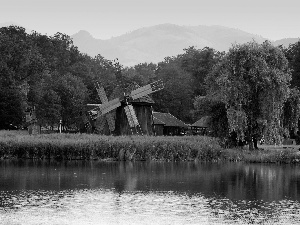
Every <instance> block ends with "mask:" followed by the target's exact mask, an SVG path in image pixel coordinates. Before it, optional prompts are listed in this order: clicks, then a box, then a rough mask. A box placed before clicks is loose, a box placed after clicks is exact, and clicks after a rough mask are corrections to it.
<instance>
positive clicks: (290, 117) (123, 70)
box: [0, 26, 300, 142]
mask: <svg viewBox="0 0 300 225" xmlns="http://www.w3.org/2000/svg"><path fill="white" fill-rule="evenodd" d="M299 73H300V42H297V43H295V44H293V45H290V46H289V47H288V48H284V47H282V46H279V47H274V46H272V45H271V44H270V43H269V42H267V41H266V42H264V43H263V44H258V43H256V42H254V41H253V42H250V43H246V44H241V45H239V44H234V45H232V47H231V48H230V50H229V51H228V52H219V51H216V50H215V49H213V48H209V47H205V48H203V49H197V48H195V47H193V46H189V47H187V48H186V49H184V52H183V53H182V54H179V55H177V56H172V57H166V58H165V59H164V60H163V61H161V62H159V63H157V64H156V63H141V64H138V65H135V66H132V67H124V66H122V65H121V64H120V63H119V62H118V60H117V59H116V60H108V59H105V58H104V57H103V56H101V55H100V54H99V55H97V56H96V57H91V56H88V55H86V54H84V53H81V52H80V51H79V50H78V49H77V47H76V46H74V44H73V42H72V39H71V38H70V37H69V36H68V35H66V34H62V33H56V34H55V35H54V36H47V35H42V34H39V33H37V32H35V31H33V32H31V33H30V34H28V33H26V31H25V29H24V28H22V27H18V26H10V27H2V28H0V129H5V128H7V127H9V125H10V124H13V125H15V126H22V125H23V124H24V115H25V111H26V110H27V109H28V108H32V107H33V106H34V107H35V109H36V115H37V118H38V121H39V123H40V124H41V125H43V126H50V127H51V126H52V127H53V126H55V125H57V123H58V121H59V120H62V122H63V125H64V127H66V128H67V129H77V130H78V129H80V128H81V127H82V126H83V123H84V122H83V120H82V116H83V114H84V113H85V112H86V111H87V108H86V104H87V103H99V102H100V99H99V98H98V95H97V92H96V89H95V84H96V82H99V83H101V85H103V86H104V88H105V90H106V92H107V94H108V96H109V95H110V94H111V93H112V92H113V90H114V88H115V87H116V86H117V85H120V84H122V85H127V84H130V83H132V82H135V83H137V84H138V85H140V86H142V85H145V84H148V83H149V82H152V81H154V80H157V79H162V80H163V81H164V83H165V88H164V90H162V91H160V92H157V93H154V94H153V95H152V97H153V99H154V101H155V105H154V106H153V107H154V110H156V111H160V112H170V113H171V114H173V115H174V116H176V117H177V118H179V119H181V120H183V121H184V122H186V123H193V122H195V121H196V120H197V119H199V118H201V117H202V116H204V115H209V116H210V117H211V120H210V124H211V129H212V135H214V136H218V137H226V136H228V133H229V132H230V131H232V130H234V131H235V132H237V134H238V136H239V137H243V138H246V139H247V138H248V139H251V138H252V137H253V136H255V134H256V133H257V130H259V129H263V130H264V131H263V133H264V134H266V136H267V137H268V140H269V141H270V142H271V141H273V142H278V141H279V140H280V138H281V137H283V136H284V135H285V136H288V135H293V134H295V132H296V131H297V129H298V120H299V105H300V104H299V87H300V78H299V77H300V76H299ZM260 133H262V132H260Z"/></svg>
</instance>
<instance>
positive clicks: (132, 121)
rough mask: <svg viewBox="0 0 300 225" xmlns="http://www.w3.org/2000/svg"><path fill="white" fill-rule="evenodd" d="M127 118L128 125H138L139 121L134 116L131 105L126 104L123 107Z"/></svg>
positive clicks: (131, 126)
mask: <svg viewBox="0 0 300 225" xmlns="http://www.w3.org/2000/svg"><path fill="white" fill-rule="evenodd" d="M124 110H125V113H126V116H127V119H128V123H129V127H130V128H133V127H136V126H138V125H139V121H138V119H137V117H136V114H135V111H134V109H133V106H132V105H127V106H125V107H124Z"/></svg>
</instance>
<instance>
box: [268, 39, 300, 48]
mask: <svg viewBox="0 0 300 225" xmlns="http://www.w3.org/2000/svg"><path fill="white" fill-rule="evenodd" d="M299 40H300V38H284V39H280V40H277V41H274V42H272V43H273V45H274V46H279V45H282V46H283V47H286V48H287V47H289V45H290V44H294V43H296V42H297V41H299Z"/></svg>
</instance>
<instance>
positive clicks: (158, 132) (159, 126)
mask: <svg viewBox="0 0 300 225" xmlns="http://www.w3.org/2000/svg"><path fill="white" fill-rule="evenodd" d="M154 131H155V135H156V136H163V135H164V125H163V124H155V125H154Z"/></svg>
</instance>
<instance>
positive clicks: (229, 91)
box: [206, 42, 291, 149]
mask: <svg viewBox="0 0 300 225" xmlns="http://www.w3.org/2000/svg"><path fill="white" fill-rule="evenodd" d="M290 81H291V74H290V72H289V69H288V61H287V60H286V58H285V56H284V54H283V52H282V51H281V50H280V49H279V48H277V47H274V46H272V45H271V44H270V43H269V42H264V43H263V44H258V43H256V42H250V43H246V44H242V45H238V44H236V45H233V46H232V48H231V49H230V50H229V52H228V53H227V54H226V56H225V57H224V59H223V60H222V61H221V62H220V63H219V64H218V65H217V66H216V67H215V68H214V69H213V71H212V72H211V73H210V74H209V76H208V77H207V79H206V84H207V86H208V89H209V90H208V96H209V97H210V98H212V99H217V100H219V101H222V102H224V104H225V106H226V110H227V118H228V123H229V129H230V130H233V129H234V130H235V131H237V133H238V135H244V136H245V137H246V138H247V140H248V142H249V148H250V149H251V148H253V142H252V138H253V137H254V136H255V135H257V133H262V132H263V134H264V135H265V139H266V141H267V142H268V143H280V142H281V137H282V135H283V132H284V129H283V122H282V114H283V105H284V102H285V101H286V99H287V98H288V96H289V92H290V88H289V84H290Z"/></svg>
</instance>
